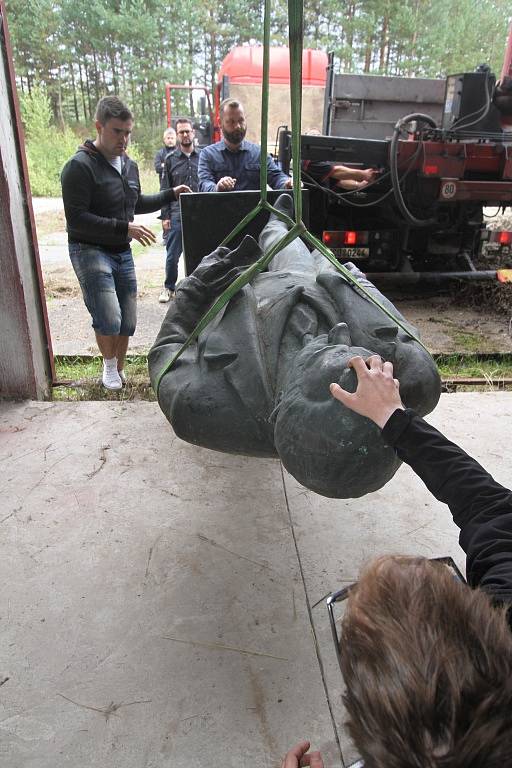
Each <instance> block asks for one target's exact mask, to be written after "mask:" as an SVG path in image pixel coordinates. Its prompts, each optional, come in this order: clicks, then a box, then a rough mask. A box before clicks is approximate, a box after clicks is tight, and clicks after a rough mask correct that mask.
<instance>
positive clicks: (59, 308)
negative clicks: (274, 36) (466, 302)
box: [34, 198, 512, 355]
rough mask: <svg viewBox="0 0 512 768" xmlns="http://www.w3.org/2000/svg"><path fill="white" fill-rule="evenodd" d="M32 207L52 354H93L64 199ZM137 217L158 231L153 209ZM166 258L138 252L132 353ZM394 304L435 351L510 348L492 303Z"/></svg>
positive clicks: (154, 314)
mask: <svg viewBox="0 0 512 768" xmlns="http://www.w3.org/2000/svg"><path fill="white" fill-rule="evenodd" d="M34 211H35V215H36V224H37V229H38V241H39V251H40V255H41V264H42V269H43V277H44V282H45V291H46V295H47V307H48V317H49V322H50V330H51V335H52V344H53V352H54V354H56V355H88V354H96V353H97V348H96V345H95V343H94V335H93V332H92V329H91V321H90V317H89V314H88V312H87V310H86V309H85V306H84V304H83V301H82V297H81V294H80V290H79V287H78V283H77V280H76V277H75V274H74V272H73V270H72V268H71V265H70V262H69V257H68V253H67V244H66V242H67V241H66V234H65V231H64V213H63V210H62V201H60V200H56V199H51V198H36V199H35V200H34ZM137 219H138V220H140V221H141V222H144V223H145V224H146V225H149V226H154V227H155V231H158V230H157V227H158V221H157V219H156V214H148V215H145V216H141V217H137ZM164 262H165V249H164V246H163V245H162V244H160V243H159V244H158V245H157V246H154V247H152V248H149V249H146V250H145V251H144V252H142V251H141V249H139V252H138V253H137V252H136V255H135V266H136V270H137V280H138V284H139V300H138V324H137V332H136V334H135V336H134V338H133V342H132V343H131V344H130V350H131V352H132V353H133V352H139V353H144V352H147V350H148V349H149V348H150V346H151V345H152V343H153V341H154V339H155V337H156V335H157V333H158V331H159V329H160V325H161V323H162V320H163V318H164V316H165V313H166V310H167V305H166V304H159V303H158V295H159V293H160V290H161V286H162V281H163V276H164ZM182 270H183V266H182V264H180V275H179V277H180V278H181V277H183V276H184V274H183V271H182ZM395 304H396V306H397V308H398V309H400V311H401V312H402V314H403V315H404V316H405V317H406V318H407V319H408V320H409V321H410V322H412V323H413V324H414V325H415V326H416V327H417V328H418V330H419V331H420V334H421V338H422V340H423V341H424V343H425V344H426V346H427V347H428V348H429V349H430V351H431V352H433V353H446V354H447V353H456V352H466V353H467V352H480V353H488V354H489V353H496V352H512V336H511V328H510V322H509V318H508V317H506V316H504V315H499V314H497V313H495V312H493V311H492V310H490V309H483V308H481V307H475V308H469V307H462V306H458V305H457V304H456V303H455V302H453V300H452V299H451V298H449V297H447V296H437V297H431V298H400V299H395Z"/></svg>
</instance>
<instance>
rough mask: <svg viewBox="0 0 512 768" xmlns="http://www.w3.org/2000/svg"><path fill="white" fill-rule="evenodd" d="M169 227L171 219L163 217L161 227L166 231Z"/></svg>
mask: <svg viewBox="0 0 512 768" xmlns="http://www.w3.org/2000/svg"><path fill="white" fill-rule="evenodd" d="M170 228H171V220H170V219H163V220H162V229H163V231H164V232H168V231H169V230H170Z"/></svg>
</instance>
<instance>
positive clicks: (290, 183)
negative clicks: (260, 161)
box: [284, 179, 293, 189]
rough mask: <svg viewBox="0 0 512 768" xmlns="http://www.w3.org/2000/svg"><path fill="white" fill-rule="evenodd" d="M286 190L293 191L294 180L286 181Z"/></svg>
mask: <svg viewBox="0 0 512 768" xmlns="http://www.w3.org/2000/svg"><path fill="white" fill-rule="evenodd" d="M284 189H293V179H287V180H286V182H285V185H284Z"/></svg>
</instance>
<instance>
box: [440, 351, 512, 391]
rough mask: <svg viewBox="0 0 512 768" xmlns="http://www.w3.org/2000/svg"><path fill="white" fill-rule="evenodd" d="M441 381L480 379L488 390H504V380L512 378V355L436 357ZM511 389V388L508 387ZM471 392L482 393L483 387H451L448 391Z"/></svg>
mask: <svg viewBox="0 0 512 768" xmlns="http://www.w3.org/2000/svg"><path fill="white" fill-rule="evenodd" d="M434 359H435V361H436V363H437V367H438V369H439V373H440V375H441V379H442V380H443V381H446V380H447V379H453V378H466V379H469V378H478V379H485V380H486V381H487V390H491V391H493V390H495V389H497V388H499V389H503V388H504V387H503V386H502V385H501V384H500V382H502V381H503V379H510V378H512V354H506V355H499V356H497V355H478V354H474V355H471V354H469V355H468V354H454V355H434ZM506 388H507V389H509V387H506ZM455 390H456V391H458V392H471V391H473V392H474V391H478V392H481V391H482V387H481V386H470V385H464V386H463V385H459V384H455V386H450V387H449V389H448V391H455Z"/></svg>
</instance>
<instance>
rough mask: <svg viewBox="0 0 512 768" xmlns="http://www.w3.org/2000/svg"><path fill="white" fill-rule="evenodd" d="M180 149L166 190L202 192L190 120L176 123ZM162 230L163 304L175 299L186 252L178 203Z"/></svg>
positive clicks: (167, 172) (168, 165)
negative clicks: (181, 187) (180, 264)
mask: <svg viewBox="0 0 512 768" xmlns="http://www.w3.org/2000/svg"><path fill="white" fill-rule="evenodd" d="M176 135H177V137H178V146H177V147H176V149H175V150H174V152H171V153H170V154H168V155H167V157H166V160H165V169H164V175H163V178H162V187H161V188H162V189H167V188H170V187H175V186H177V185H178V184H186V185H187V186H188V187H190V189H191V190H192V192H197V190H198V188H199V187H198V180H197V168H198V165H199V152H198V151H197V150H196V148H195V146H194V129H193V127H192V123H191V122H190V120H189V119H188V118H186V117H179V118H178V119H177V120H176ZM162 227H163V230H164V233H165V249H166V260H165V283H164V287H163V289H162V293H161V294H160V296H159V299H158V300H159V301H160V302H162V303H165V302H167V301H169V300H170V299H173V298H174V294H175V291H176V280H177V279H178V262H179V260H180V255H181V251H182V236H181V211H180V204H179V201H178V200H174V201H173V202H171V203H170V204H169V205H168V206H167V207H166V208H165V209H164V210H163V211H162Z"/></svg>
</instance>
